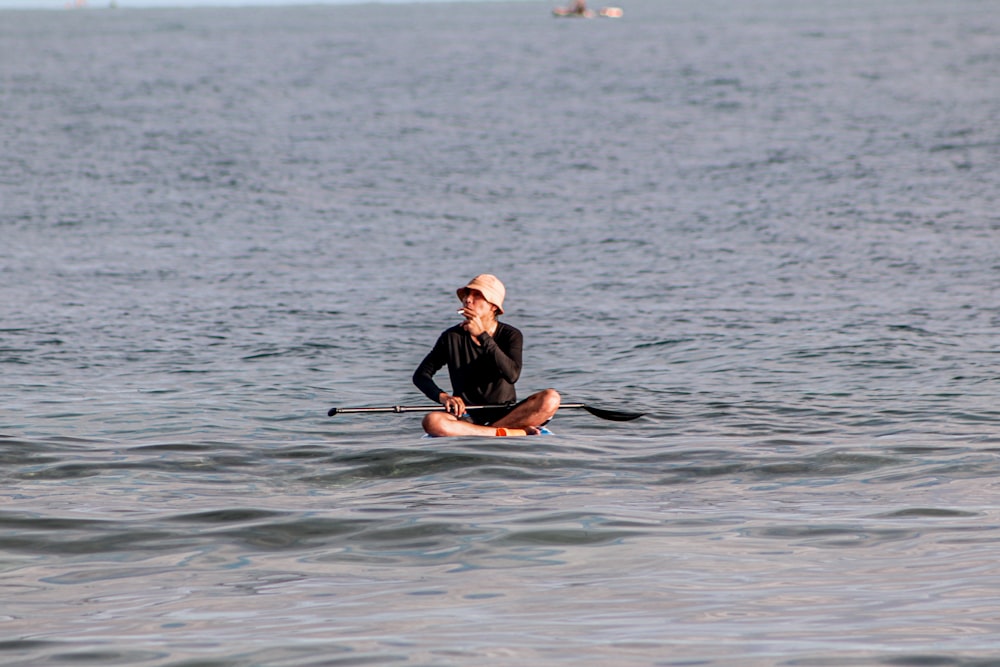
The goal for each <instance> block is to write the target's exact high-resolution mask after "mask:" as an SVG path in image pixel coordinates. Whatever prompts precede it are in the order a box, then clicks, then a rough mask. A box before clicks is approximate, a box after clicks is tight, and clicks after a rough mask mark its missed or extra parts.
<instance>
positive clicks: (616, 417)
mask: <svg viewBox="0 0 1000 667" xmlns="http://www.w3.org/2000/svg"><path fill="white" fill-rule="evenodd" d="M506 407H510V406H507V405H467V406H465V409H466V410H487V409H491V408H492V409H497V408H506ZM559 409H560V410H574V409H580V410H586V411H587V412H589V413H590V414H592V415H594V416H595V417H600V418H601V419H608V420H610V421H632V420H633V419H638V418H639V417H641V416H642V413H641V412H619V411H617V410H602V409H600V408H594V407H591V406H589V405H585V404H583V403H563V404H562V405H560V406H559ZM437 410H444V406H442V405H391V406H386V407H376V408H330V410H329V411H328V412H327V413H326V414H327V415H328V416H330V417H332V416H334V415H346V414H367V413H373V412H395V413H401V412H435V411H437Z"/></svg>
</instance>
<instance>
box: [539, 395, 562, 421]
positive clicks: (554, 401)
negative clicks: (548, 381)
mask: <svg viewBox="0 0 1000 667" xmlns="http://www.w3.org/2000/svg"><path fill="white" fill-rule="evenodd" d="M538 396H539V400H540V402H541V409H542V410H543V411H544V412H546V413H548V414H549V415H554V414H555V413H556V410H558V409H559V406H560V405H561V404H562V396H560V395H559V392H558V391H556V390H555V389H545V390H543V391H541V392H539V394H538Z"/></svg>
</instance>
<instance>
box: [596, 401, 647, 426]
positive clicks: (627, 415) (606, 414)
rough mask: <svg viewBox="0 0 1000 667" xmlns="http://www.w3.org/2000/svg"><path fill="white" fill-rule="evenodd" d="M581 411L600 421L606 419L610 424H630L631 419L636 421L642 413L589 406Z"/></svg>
mask: <svg viewBox="0 0 1000 667" xmlns="http://www.w3.org/2000/svg"><path fill="white" fill-rule="evenodd" d="M583 409H584V410H586V411H587V412H589V413H590V414H592V415H594V416H595V417H599V418H601V419H607V420H608V421H611V422H630V421H632V420H633V419H638V418H639V417H641V416H642V415H643V414H644V413H642V412H621V411H619V410H602V409H600V408H594V407H591V406H589V405H584V406H583Z"/></svg>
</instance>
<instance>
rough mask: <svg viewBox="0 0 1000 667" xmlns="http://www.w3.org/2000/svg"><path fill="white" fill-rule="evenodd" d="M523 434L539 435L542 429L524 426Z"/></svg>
mask: <svg viewBox="0 0 1000 667" xmlns="http://www.w3.org/2000/svg"><path fill="white" fill-rule="evenodd" d="M524 433H525V435H541V434H542V429H540V428H538V427H537V426H525V427H524Z"/></svg>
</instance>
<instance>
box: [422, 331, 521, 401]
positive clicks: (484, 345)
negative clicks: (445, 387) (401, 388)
mask: <svg viewBox="0 0 1000 667" xmlns="http://www.w3.org/2000/svg"><path fill="white" fill-rule="evenodd" d="M479 343H480V344H479V345H476V343H475V342H474V341H473V340H472V336H470V335H469V333H468V332H467V331H466V330H465V329H463V328H462V325H460V324H458V325H455V326H453V327H451V328H450V329H447V330H445V331H444V332H443V333H442V334H441V335H440V336H439V337H438V339H437V342H436V343H435V344H434V348H433V349H432V350H431V351H430V353H428V355H427V356H426V357H424V360H423V361H422V362H420V365H419V366H418V367H417V370H416V371H415V372H414V373H413V384H415V385H417V388H418V389H420V391H422V392H423V393H424V395H426V396H427V397H428V398H430V399H431V400H432V401H434V402H435V403H438V402H440V398H441V393H442V389H441V388H440V387H438V386H437V384H435V382H434V379H433V378H434V374H435V373H436V372H437V371H438V370H439V369H440V368H442V367H443V366H445V365H447V366H448V375H449V377H450V378H451V387H452V391H451V393H452V395H454V396H458V397H460V398H461V399H462V400H463V401H465V402H466V404H467V405H503V404H506V403H513V402H515V401H516V400H517V393H516V392H515V391H514V383H515V382H517V379H518V377H520V375H521V349H522V347H523V345H524V337H523V336H522V335H521V332H520V331H518V330H517V329H516V328H514V327H512V326H510V325H509V324H504V323H503V322H500V323H499V325H498V326H497V330H496V332H494V334H493V335H492V336H490V335H489V334H487V333H483V334H481V335H480V336H479Z"/></svg>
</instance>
